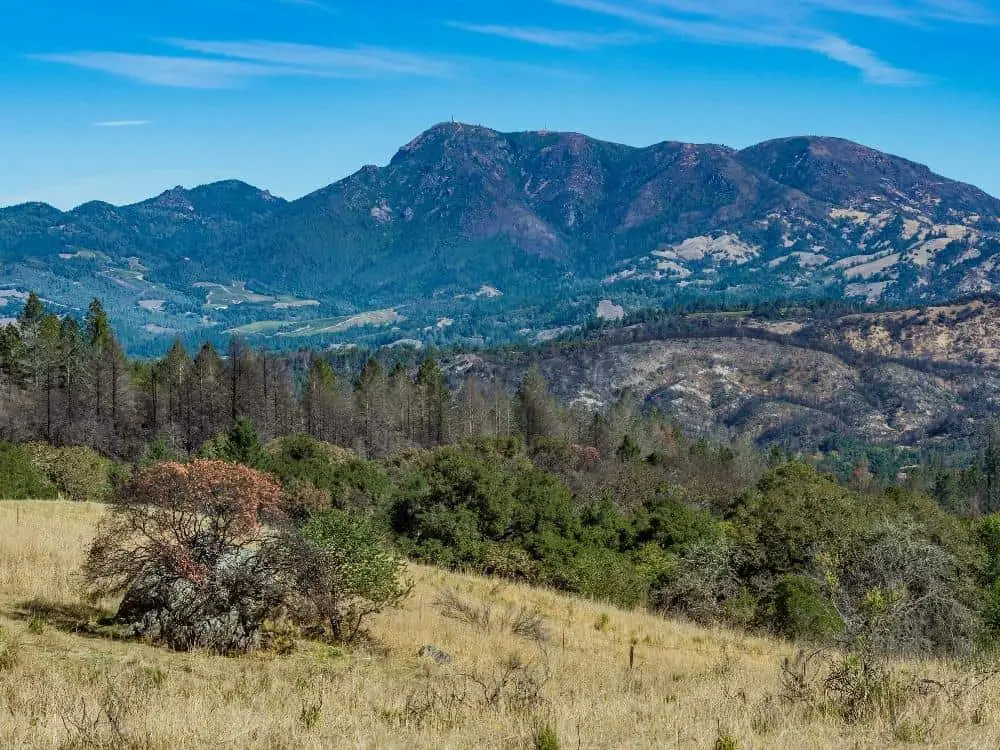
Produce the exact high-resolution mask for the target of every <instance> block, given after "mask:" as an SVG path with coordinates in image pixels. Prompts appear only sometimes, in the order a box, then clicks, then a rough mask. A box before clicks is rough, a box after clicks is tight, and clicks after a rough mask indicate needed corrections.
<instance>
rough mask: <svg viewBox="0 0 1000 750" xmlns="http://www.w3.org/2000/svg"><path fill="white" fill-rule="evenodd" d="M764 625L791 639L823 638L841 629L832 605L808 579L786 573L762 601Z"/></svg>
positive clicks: (826, 638)
mask: <svg viewBox="0 0 1000 750" xmlns="http://www.w3.org/2000/svg"><path fill="white" fill-rule="evenodd" d="M765 607H766V621H767V624H768V625H769V626H770V627H771V628H773V629H774V631H775V632H777V634H778V635H781V636H783V637H785V638H789V639H791V640H799V639H804V640H809V641H826V640H829V639H830V638H832V637H833V636H835V635H837V634H839V633H841V632H842V631H843V630H844V621H843V620H841V619H840V616H839V615H838V614H837V610H836V609H835V608H834V607H833V604H832V603H831V602H830V601H829V600H828V599H826V597H824V596H823V591H822V588H821V587H820V585H819V583H817V582H816V581H814V580H813V579H811V578H807V577H805V576H797V575H786V576H783V577H782V578H780V579H779V580H778V582H777V583H776V584H775V585H774V589H773V591H772V592H771V595H770V597H768V599H767V600H766V602H765Z"/></svg>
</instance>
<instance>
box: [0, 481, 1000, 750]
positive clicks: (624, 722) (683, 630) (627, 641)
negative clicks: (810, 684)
mask: <svg viewBox="0 0 1000 750" xmlns="http://www.w3.org/2000/svg"><path fill="white" fill-rule="evenodd" d="M102 512H103V511H102V507H101V506H99V505H94V504H85V503H69V502H59V501H52V502H4V503H0V530H2V532H0V628H2V637H0V747H3V748H54V747H56V748H79V749H81V750H83V749H87V748H135V749H139V748H142V749H146V750H152V749H160V748H163V749H166V748H172V749H176V750H183V749H187V748H190V749H194V748H272V749H277V748H331V747H337V748H373V749H374V748H379V749H383V748H455V749H456V750H457V749H459V748H473V747H475V748H496V749H498V750H499V749H501V748H503V749H505V750H506V749H513V748H546V749H547V750H551V749H552V748H581V749H582V748H710V749H712V748H714V749H715V750H734V749H735V748H746V749H749V748H857V749H858V750H860V749H861V748H872V749H874V748H884V747H889V746H900V747H903V746H907V745H911V744H916V745H919V746H923V747H937V748H956V749H957V748H970V749H971V748H984V747H997V746H998V745H1000V725H998V722H997V719H998V718H1000V712H998V701H1000V690H998V689H997V687H996V686H995V685H987V686H986V687H984V688H981V689H978V690H973V691H969V694H968V695H967V696H964V697H963V698H962V699H955V700H949V699H948V698H947V697H946V696H945V695H944V694H943V693H942V692H941V691H932V692H928V693H927V694H926V695H925V696H922V697H915V698H913V699H912V700H909V701H907V702H906V704H905V705H903V706H901V707H900V708H899V711H898V712H897V715H895V716H893V718H892V720H891V721H889V720H887V719H885V718H881V719H877V720H872V721H859V722H855V723H848V722H845V721H844V719H843V717H842V716H840V715H838V714H836V713H835V712H826V711H822V710H816V708H815V706H810V705H804V704H801V703H800V702H796V701H789V700H788V699H787V698H785V697H783V693H785V692H786V689H787V684H785V683H784V682H783V681H782V680H781V662H782V659H784V658H785V657H790V656H792V655H793V654H794V653H795V648H794V647H793V646H791V645H789V644H785V643H781V642H777V641H771V640H766V639H761V638H756V637H751V636H747V635H743V634H738V633H735V632H730V631H726V630H721V629H719V630H709V629H703V628H698V627H694V626H691V625H687V624H683V623H679V622H675V621H670V620H667V619H663V618H660V617H657V616H655V615H652V614H648V613H646V612H643V611H623V610H620V609H615V608H613V607H609V606H604V605H602V604H600V603H596V602H592V601H586V600H582V599H579V598H574V597H571V596H566V595H562V594H557V593H554V592H551V591H548V590H542V589H534V588H530V587H526V586H521V585H517V584H514V583H508V582H498V581H495V580H488V579H485V578H479V577H473V576H465V575H460V574H455V573H447V572H443V571H440V570H437V569H433V568H427V567H420V566H411V568H410V574H411V576H412V578H413V581H414V584H415V585H414V589H413V592H412V595H411V596H410V597H409V598H408V599H407V600H406V602H405V604H404V605H403V607H402V608H401V609H396V610H389V611H386V612H383V613H381V614H380V615H378V616H377V617H376V618H375V619H374V621H373V623H372V639H371V642H370V643H369V644H368V645H367V646H365V647H363V648H356V649H345V648H342V647H332V646H327V645H321V644H318V643H313V642H307V641H300V642H297V643H294V644H289V648H288V653H285V654H278V653H273V652H269V653H257V654H253V655H250V656H245V657H240V658H230V657H219V656H212V655H209V654H205V653H183V654H182V653H174V652H171V651H167V650H164V649H162V648H158V647H153V646H150V645H145V644H142V643H138V642H131V641H122V640H116V639H115V638H113V637H109V636H108V635H107V633H106V632H105V630H104V629H103V628H102V627H101V626H100V625H99V624H98V623H99V621H100V619H101V617H102V615H105V614H108V613H110V612H111V611H113V607H114V604H115V603H114V602H100V603H98V604H97V606H96V607H95V606H94V605H93V604H92V603H90V602H87V601H86V600H85V599H83V597H82V596H81V590H82V586H81V581H80V579H79V578H78V575H77V571H78V569H79V566H80V564H81V562H82V559H83V557H84V553H85V549H86V546H87V543H88V541H89V539H90V538H91V536H92V534H93V530H94V527H95V524H96V522H97V521H98V519H99V518H100V516H101V514H102ZM427 645H432V646H434V647H435V648H436V649H439V650H440V651H441V652H444V654H445V655H447V656H449V657H451V659H450V661H446V663H438V660H436V659H434V658H432V657H433V655H434V654H435V653H436V652H432V653H431V654H430V655H423V656H422V655H421V651H422V650H424V647H425V646H427ZM439 657H440V659H441V661H443V662H444V661H445V659H444V656H441V655H439ZM630 661H631V664H630ZM900 668H901V669H904V670H906V669H910V670H913V671H914V672H919V673H920V674H921V675H922V676H925V677H933V678H935V679H936V680H938V681H940V682H941V683H948V682H949V681H951V680H956V679H959V678H960V673H959V672H958V671H957V667H952V666H949V665H946V664H943V663H934V662H926V663H920V664H915V663H914V664H904V665H900ZM956 684H957V683H956Z"/></svg>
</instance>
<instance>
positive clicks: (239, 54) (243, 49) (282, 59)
mask: <svg viewBox="0 0 1000 750" xmlns="http://www.w3.org/2000/svg"><path fill="white" fill-rule="evenodd" d="M166 41H167V43H168V44H170V45H171V46H173V47H177V48H179V49H183V50H185V51H187V52H196V53H199V54H203V55H212V56H215V57H222V58H230V59H233V60H240V61H248V62H250V63H253V64H260V65H267V66H271V65H276V66H279V68H280V69H285V70H288V69H290V70H294V71H296V72H298V73H300V74H303V75H317V76H338V77H340V76H358V77H364V76H370V75H376V74H396V75H408V76H426V77H443V76H447V75H450V74H451V73H452V72H453V69H452V65H451V64H450V63H448V62H445V61H442V60H439V59H437V58H433V57H429V56H426V55H418V54H411V53H407V52H399V51H396V50H390V49H383V48H379V47H352V48H343V47H322V46H317V45H312V44H296V43H292V42H269V41H261V40H250V41H203V40H196V39H168V40H166Z"/></svg>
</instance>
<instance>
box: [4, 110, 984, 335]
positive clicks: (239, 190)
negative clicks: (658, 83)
mask: <svg viewBox="0 0 1000 750" xmlns="http://www.w3.org/2000/svg"><path fill="white" fill-rule="evenodd" d="M998 251H1000V201H998V200H997V199H995V198H993V197H991V196H989V195H987V194H985V193H983V192H982V191H980V190H978V189H977V188H974V187H972V186H969V185H965V184H962V183H958V182H955V181H952V180H948V179H946V178H944V177H941V176H939V175H935V174H934V173H932V172H931V171H930V170H929V169H928V168H926V167H924V166H921V165H919V164H915V163H913V162H910V161H907V160H905V159H902V158H899V157H896V156H892V155H888V154H884V153H881V152H878V151H875V150H872V149H869V148H866V147H864V146H861V145H858V144H854V143H850V142H848V141H843V140H839V139H834V138H816V137H799V138H788V139H782V140H777V141H770V142H766V143H762V144H759V145H757V146H753V147H751V148H748V149H746V150H743V151H735V150H733V149H730V148H727V147H724V146H716V145H697V144H687V143H676V142H663V143H658V144H655V145H652V146H648V147H644V148H635V147H631V146H624V145H620V144H614V143H607V142H603V141H598V140H595V139H592V138H588V137H587V136H584V135H581V134H576V133H553V132H548V131H543V132H524V133H500V132H497V131H494V130H490V129H488V128H484V127H478V126H470V125H464V124H461V123H445V124H441V125H437V126H435V127H433V128H431V129H430V130H428V131H426V132H425V133H423V134H421V135H420V136H418V137H417V138H415V139H414V140H413V141H412V142H411V143H409V144H407V145H406V146H404V147H403V148H401V149H400V150H399V152H398V153H397V154H396V155H395V156H394V157H393V158H392V160H391V161H390V162H389V164H387V165H385V166H382V167H377V166H366V167H364V168H362V169H361V170H360V171H358V172H357V173H355V174H354V175H351V176H350V177H348V178H346V179H344V180H341V181H339V182H337V183H334V184H332V185H330V186H328V187H325V188H322V189H320V190H318V191H316V192H315V193H312V194H310V195H307V196H305V197H303V198H301V199H299V200H296V201H291V202H286V201H284V200H281V199H278V198H275V197H274V196H272V195H270V193H267V192H266V191H262V190H259V189H257V188H254V187H251V186H249V185H246V184H244V183H240V182H236V181H228V182H220V183H215V184H213V185H206V186H202V187H198V188H194V189H192V190H185V189H182V188H176V189H173V190H169V191H167V192H165V193H163V194H162V195H160V196H158V197H156V198H153V199H151V200H148V201H144V202H142V203H138V204H135V205H132V206H122V207H115V206H110V205H107V204H102V203H88V204H85V205H83V206H80V207H79V208H76V209H74V210H72V211H69V212H60V211H58V210H56V209H54V208H52V207H50V206H46V205H43V204H28V205H23V206H15V207H11V208H6V209H0V262H2V276H0V284H2V285H3V286H4V287H6V289H7V291H6V292H5V294H6V295H8V296H10V295H13V294H14V293H22V294H23V293H24V292H25V291H27V290H28V289H29V288H32V289H35V290H37V291H38V292H40V293H41V294H43V296H45V297H46V298H47V299H49V300H51V301H53V302H55V303H58V304H62V305H65V306H67V307H69V308H71V309H73V308H76V309H80V308H82V307H84V306H85V305H86V303H87V302H88V301H89V298H90V297H92V296H95V295H97V296H101V297H102V298H104V299H105V300H106V302H107V304H108V305H109V307H110V308H111V309H112V310H113V311H114V312H115V313H116V317H117V318H119V319H122V320H125V321H126V322H125V332H126V333H127V338H129V340H134V341H136V342H137V343H140V344H141V345H143V346H146V347H151V348H156V347H157V346H159V347H160V348H163V346H165V345H166V344H167V343H168V342H169V339H170V338H171V337H173V336H175V335H178V334H181V335H191V336H196V335H198V334H199V332H200V333H201V334H202V335H204V334H205V332H208V333H209V334H213V335H224V334H225V332H227V331H233V330H235V331H238V332H239V333H242V334H244V335H249V336H260V337H265V338H266V339H267V340H268V342H269V344H270V345H272V346H275V347H285V348H288V347H293V346H295V345H297V344H300V343H303V340H304V341H305V342H307V343H322V344H326V343H338V342H339V343H343V342H349V341H363V342H366V343H373V344H388V343H393V342H399V341H406V342H419V343H421V344H443V343H455V342H460V343H468V344H479V343H501V342H508V341H531V340H539V339H544V338H546V337H548V336H551V335H552V332H553V331H558V330H562V329H564V328H566V327H572V326H575V325H579V324H581V323H584V322H586V321H587V320H590V319H593V318H594V317H595V315H596V316H604V317H611V318H615V317H617V316H618V315H619V314H620V313H619V312H618V308H619V307H620V308H623V310H624V311H625V312H628V311H635V310H639V309H643V308H647V307H657V306H660V305H661V304H663V303H664V302H666V301H670V300H677V299H689V298H705V297H709V298H711V297H718V298H723V297H725V298H727V299H740V300H744V301H760V300H768V299H775V298H789V297H803V298H806V297H831V296H832V297H839V296H847V297H851V298H855V299H858V300H867V301H870V302H886V303H894V304H915V303H925V302H941V301H950V300H952V299H953V298H954V297H955V296H957V295H967V294H973V293H982V292H988V291H990V290H992V289H993V287H994V284H995V283H996V282H997V278H998V277H997V269H996V263H995V257H996V253H997V252H998ZM541 289H544V292H542V291H540V290H541ZM602 301H604V302H605V303H604V304H603V305H602V304H601V303H602ZM372 316H374V317H372ZM373 321H374V322H373Z"/></svg>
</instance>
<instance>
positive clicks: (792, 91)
mask: <svg viewBox="0 0 1000 750" xmlns="http://www.w3.org/2000/svg"><path fill="white" fill-rule="evenodd" d="M0 14H2V16H0V17H2V19H3V20H2V23H0V101H2V102H3V116H2V117H0V205H8V204H12V203H18V202H23V201H27V200H44V201H47V202H50V203H52V204H54V205H56V206H59V207H60V208H69V207H71V206H73V205H76V204H79V203H81V202H83V201H86V200H90V199H102V200H108V201H111V202H115V203H123V202H129V201H135V200H140V199H142V198H145V197H148V196H150V195H155V194H157V193H159V192H161V191H162V190H164V189H165V188H168V187H172V186H174V185H178V184H180V185H185V186H192V185H195V184H199V183H203V182H208V181H212V180H216V179H224V178H230V177H235V178H239V179H243V180H246V181H248V182H251V183H253V184H255V185H259V186H261V187H265V188H267V189H270V190H271V191H272V192H274V193H275V194H278V195H283V196H286V197H289V198H294V197H298V196H300V195H303V194H305V193H307V192H309V191H311V190H314V189H316V188H319V187H321V186H323V185H326V184H328V183H330V182H333V181H335V180H337V179H340V178H341V177H344V176H346V175H347V174H349V173H351V172H353V171H355V170H356V169H358V168H359V167H360V166H361V165H363V164H366V163H376V164H382V163H385V162H386V161H387V160H388V159H389V158H390V157H391V156H392V154H393V153H394V152H395V150H396V149H397V148H398V147H399V146H401V145H402V144H404V143H406V142H408V141H409V140H410V139H411V138H412V137H414V136H415V135H416V134H417V133H419V132H420V131H422V130H423V129H425V128H427V127H429V126H430V125H432V124H434V123H436V122H439V121H442V120H447V119H450V118H452V117H454V118H455V119H458V120H461V121H465V122H473V123H481V124H484V125H489V126H491V127H495V128H498V129H501V130H529V129H541V128H548V129H552V130H557V129H558V130H575V131H580V132H585V133H587V134H590V135H593V136H596V137H600V138H605V139H609V140H615V141H620V142H624V143H630V144H633V145H647V144H650V143H654V142H657V141H662V140H685V141H696V142H712V143H725V144H728V145H732V146H736V147H742V146H746V145H750V144H752V143H755V142H757V141H760V140H765V139H767V138H774V137H779V136H786V135H798V134H807V133H808V134H821V135H836V136H841V137H846V138H851V139H854V140H858V141H861V142H864V143H867V144H869V145H872V146H875V147H877V148H881V149H884V150H887V151H890V152H893V153H897V154H900V155H903V156H907V157H909V158H912V159H915V160H917V161H921V162H923V163H926V164H928V165H930V166H931V167H932V168H934V169H935V170H936V171H939V172H941V173H943V174H945V175H947V176H949V177H954V178H956V179H963V180H966V181H969V182H972V183H975V184H978V185H979V186H981V187H983V188H984V189H986V190H987V191H989V192H991V193H992V194H994V195H1000V147H998V145H997V142H998V136H1000V76H998V75H997V71H998V70H1000V51H998V47H1000V44H998V43H1000V0H780V1H779V0H716V1H714V2H713V0H531V1H530V2H529V1H528V0H507V1H506V2H503V3H498V2H485V0H482V1H480V0H428V1H425V2H420V3H417V2H412V1H411V2H404V1H403V0H395V1H392V2H366V3H361V2H351V1H348V0H162V1H161V2H156V3H153V2H137V1H136V0H128V1H125V0H87V2H79V0H74V1H71V0H30V1H28V0H25V1H24V2H19V1H18V0H0Z"/></svg>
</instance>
